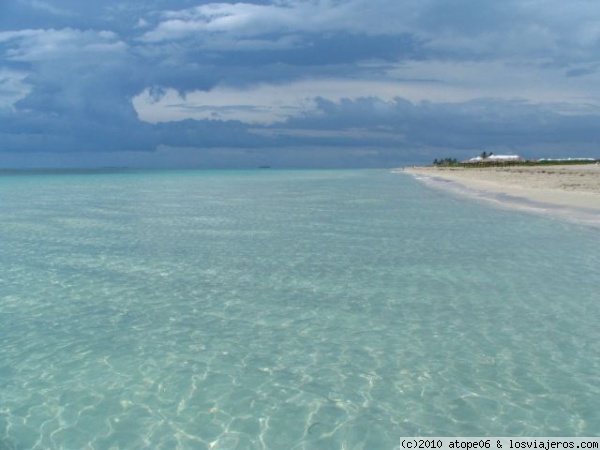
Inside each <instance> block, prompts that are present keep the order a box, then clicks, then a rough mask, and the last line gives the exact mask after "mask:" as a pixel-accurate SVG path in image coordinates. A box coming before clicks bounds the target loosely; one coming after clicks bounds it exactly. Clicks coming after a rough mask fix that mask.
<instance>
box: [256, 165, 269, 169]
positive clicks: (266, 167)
mask: <svg viewBox="0 0 600 450" xmlns="http://www.w3.org/2000/svg"><path fill="white" fill-rule="evenodd" d="M258 168H259V169H270V168H271V166H258Z"/></svg>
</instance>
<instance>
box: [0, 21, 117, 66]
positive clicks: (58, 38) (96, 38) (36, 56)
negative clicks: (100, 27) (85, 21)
mask: <svg viewBox="0 0 600 450" xmlns="http://www.w3.org/2000/svg"><path fill="white" fill-rule="evenodd" d="M0 43H5V44H6V46H7V50H6V58H7V59H9V60H13V61H44V60H56V59H57V58H61V57H65V58H73V57H76V58H81V57H84V58H90V57H92V58H97V57H98V53H115V52H122V51H124V50H125V49H126V45H125V44H124V43H123V42H122V41H120V40H119V38H118V36H117V35H116V34H115V33H113V32H112V31H81V30H74V29H71V28H65V29H61V30H55V29H48V30H39V29H35V30H20V31H3V32H0Z"/></svg>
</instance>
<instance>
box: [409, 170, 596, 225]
mask: <svg viewBox="0 0 600 450" xmlns="http://www.w3.org/2000/svg"><path fill="white" fill-rule="evenodd" d="M403 172H405V173H409V174H413V175H417V176H419V177H424V178H425V179H428V178H429V179H442V180H450V181H453V182H455V183H458V184H460V185H462V186H463V187H465V188H467V189H469V190H471V191H476V192H478V193H480V194H484V195H486V194H489V195H490V196H498V195H504V196H507V197H508V198H510V199H512V200H516V201H517V203H518V200H525V201H528V202H534V203H535V204H536V205H538V208H539V207H541V208H544V207H547V209H548V210H556V211H560V212H561V214H562V215H565V214H566V215H568V213H569V211H572V212H574V213H575V212H577V213H581V212H583V213H584V214H585V215H586V216H588V218H590V217H591V218H596V219H597V220H598V222H600V165H596V164H582V165H556V166H513V167H487V168H468V169H465V168H461V167H457V168H454V167H448V168H442V167H437V168H436V167H412V168H407V169H404V170H403Z"/></svg>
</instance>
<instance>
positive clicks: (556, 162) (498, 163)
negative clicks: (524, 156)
mask: <svg viewBox="0 0 600 450" xmlns="http://www.w3.org/2000/svg"><path fill="white" fill-rule="evenodd" d="M492 154H493V153H486V152H483V153H482V154H481V155H480V156H481V157H482V158H483V159H482V160H480V161H473V162H463V161H458V160H457V159H456V158H443V159H437V158H436V159H434V160H433V165H434V166H437V167H465V168H472V169H476V168H481V167H509V166H511V167H512V166H564V165H576V164H600V159H542V160H520V161H502V160H490V159H487V158H489V157H490V156H492Z"/></svg>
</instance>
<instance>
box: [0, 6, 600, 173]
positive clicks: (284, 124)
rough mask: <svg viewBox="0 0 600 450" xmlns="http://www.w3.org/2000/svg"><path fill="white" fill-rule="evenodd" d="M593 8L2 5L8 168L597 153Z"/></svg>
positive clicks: (598, 28) (0, 126) (321, 163)
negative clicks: (487, 153)
mask: <svg viewBox="0 0 600 450" xmlns="http://www.w3.org/2000/svg"><path fill="white" fill-rule="evenodd" d="M599 86H600V5H599V4H598V2H597V0H570V1H568V2H565V1H564V0H502V1H498V0H248V1H243V0H242V1H237V2H210V1H198V0H119V1H115V0H102V1H100V0H87V1H81V0H0V167H106V166H127V167H166V168H178V167H182V168H254V167H257V166H261V165H270V166H272V167H281V168H294V167H298V168H320V167H323V168H337V167H339V168H346V167H397V166H402V165H409V164H417V163H429V162H431V161H432V160H433V159H434V158H444V157H456V158H458V159H463V158H469V157H472V156H476V155H478V154H480V153H481V152H482V151H486V152H494V153H496V154H500V153H503V154H519V155H521V156H523V157H527V158H541V157H596V158H600V150H599V143H600V89H599V88H598V87H599Z"/></svg>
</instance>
